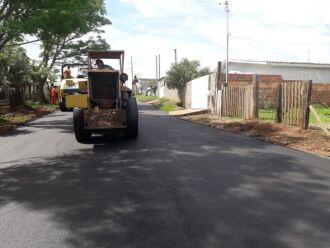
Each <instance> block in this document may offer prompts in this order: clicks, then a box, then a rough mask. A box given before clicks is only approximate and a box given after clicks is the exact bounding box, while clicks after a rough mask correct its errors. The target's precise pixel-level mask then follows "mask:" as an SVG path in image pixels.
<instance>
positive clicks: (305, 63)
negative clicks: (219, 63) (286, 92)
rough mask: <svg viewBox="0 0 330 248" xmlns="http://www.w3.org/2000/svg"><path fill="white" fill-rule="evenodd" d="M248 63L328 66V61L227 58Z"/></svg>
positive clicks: (233, 61)
mask: <svg viewBox="0 0 330 248" xmlns="http://www.w3.org/2000/svg"><path fill="white" fill-rule="evenodd" d="M231 62H232V63H249V64H278V65H287V66H290V65H292V66H295V65H298V66H313V67H330V64H328V63H315V62H294V61H272V60H264V61H262V60H239V59H232V60H229V63H231Z"/></svg>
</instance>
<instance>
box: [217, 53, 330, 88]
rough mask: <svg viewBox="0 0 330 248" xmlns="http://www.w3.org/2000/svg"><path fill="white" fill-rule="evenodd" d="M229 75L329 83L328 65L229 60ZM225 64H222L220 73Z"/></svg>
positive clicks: (329, 66)
mask: <svg viewBox="0 0 330 248" xmlns="http://www.w3.org/2000/svg"><path fill="white" fill-rule="evenodd" d="M228 64H229V67H228V71H229V73H237V74H254V73H256V74H268V75H281V76H282V78H283V79H284V80H313V83H330V64H322V63H304V62H280V61H256V60H234V59H232V60H230V61H229V63H228ZM224 70H225V63H222V71H224Z"/></svg>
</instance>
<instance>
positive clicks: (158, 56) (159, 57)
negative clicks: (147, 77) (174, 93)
mask: <svg viewBox="0 0 330 248" xmlns="http://www.w3.org/2000/svg"><path fill="white" fill-rule="evenodd" d="M158 67H159V68H158V74H159V76H158V79H160V55H158Z"/></svg>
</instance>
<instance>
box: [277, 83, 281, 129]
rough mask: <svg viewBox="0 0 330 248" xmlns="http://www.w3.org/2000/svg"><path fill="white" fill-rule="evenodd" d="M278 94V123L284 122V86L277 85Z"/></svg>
mask: <svg viewBox="0 0 330 248" xmlns="http://www.w3.org/2000/svg"><path fill="white" fill-rule="evenodd" d="M276 90H277V94H276V120H275V121H276V123H281V122H282V85H281V84H279V85H277V88H276Z"/></svg>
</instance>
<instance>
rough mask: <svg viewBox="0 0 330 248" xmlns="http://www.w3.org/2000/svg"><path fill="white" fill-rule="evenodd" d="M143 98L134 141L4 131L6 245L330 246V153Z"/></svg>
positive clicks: (39, 129) (1, 193)
mask: <svg viewBox="0 0 330 248" xmlns="http://www.w3.org/2000/svg"><path fill="white" fill-rule="evenodd" d="M139 109H140V136H139V138H138V140H136V141H127V140H125V139H124V138H121V137H106V138H101V137H96V138H95V139H94V141H93V142H94V143H95V144H86V145H83V144H78V143H77V142H76V141H75V138H74V135H73V132H72V113H61V112H55V113H53V114H51V115H49V116H47V117H44V118H41V119H39V120H36V121H34V122H31V123H30V124H29V125H27V126H25V127H21V128H18V129H17V130H15V131H13V132H11V133H9V134H7V135H5V136H1V137H0V247H5V248H11V247H20V248H21V247H29V248H30V247H34V248H37V247H42V248H44V247H127V248H131V247H132V248H135V247H141V248H145V247H169V248H174V247H178V248H185V247H217V248H218V247H225V248H228V247H230V248H236V247H251V248H258V247H262V248H272V247H281V248H291V247H297V248H298V247H299V248H303V247H309V248H310V247H313V248H321V247H324V248H328V247H330V160H329V159H325V158H320V157H317V156H314V155H308V154H305V153H302V152H298V151H294V150H290V149H286V148H283V147H280V146H276V145H271V144H268V143H264V142H261V141H258V140H255V139H252V138H248V137H245V136H241V135H238V134H233V133H228V132H225V131H222V130H217V129H212V128H209V127H206V126H201V125H198V124H193V123H189V122H185V121H182V120H179V119H175V118H174V117H170V116H167V115H165V114H164V113H162V112H160V111H157V110H154V109H153V108H152V107H151V106H148V105H145V104H142V105H140V106H139Z"/></svg>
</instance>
